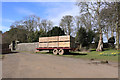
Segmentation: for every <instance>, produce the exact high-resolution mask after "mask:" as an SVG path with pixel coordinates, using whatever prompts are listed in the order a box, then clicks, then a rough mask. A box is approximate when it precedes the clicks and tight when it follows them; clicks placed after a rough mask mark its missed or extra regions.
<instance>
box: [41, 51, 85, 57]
mask: <svg viewBox="0 0 120 80" xmlns="http://www.w3.org/2000/svg"><path fill="white" fill-rule="evenodd" d="M40 53H42V54H53V52H40ZM63 55H83V56H84V55H87V54H86V53H74V52H67V53H64V54H63Z"/></svg>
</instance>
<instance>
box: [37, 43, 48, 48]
mask: <svg viewBox="0 0 120 80" xmlns="http://www.w3.org/2000/svg"><path fill="white" fill-rule="evenodd" d="M39 47H48V43H39Z"/></svg>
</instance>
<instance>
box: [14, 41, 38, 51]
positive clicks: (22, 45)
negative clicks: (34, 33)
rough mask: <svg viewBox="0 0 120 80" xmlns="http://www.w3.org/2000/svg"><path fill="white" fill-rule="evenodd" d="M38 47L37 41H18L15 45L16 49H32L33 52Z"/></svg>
mask: <svg viewBox="0 0 120 80" xmlns="http://www.w3.org/2000/svg"><path fill="white" fill-rule="evenodd" d="M36 48H38V42H35V43H19V44H17V45H16V50H17V51H32V52H34V51H35V50H36Z"/></svg>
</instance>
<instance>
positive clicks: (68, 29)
mask: <svg viewBox="0 0 120 80" xmlns="http://www.w3.org/2000/svg"><path fill="white" fill-rule="evenodd" d="M73 19H74V18H73V16H71V15H66V16H63V18H62V19H61V22H60V26H61V27H62V29H63V30H64V31H65V33H67V34H68V35H71V33H72V31H73V28H72V27H73Z"/></svg>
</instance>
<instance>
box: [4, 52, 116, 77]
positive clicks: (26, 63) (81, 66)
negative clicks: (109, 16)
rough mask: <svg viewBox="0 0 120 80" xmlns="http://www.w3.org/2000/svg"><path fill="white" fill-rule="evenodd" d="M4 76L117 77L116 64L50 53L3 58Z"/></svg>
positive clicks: (16, 54) (20, 54) (21, 54)
mask: <svg viewBox="0 0 120 80" xmlns="http://www.w3.org/2000/svg"><path fill="white" fill-rule="evenodd" d="M2 67H3V69H2V70H3V76H2V77H3V78H117V77H118V66H117V65H116V64H115V65H114V64H111V65H108V64H97V65H96V64H90V61H89V60H83V59H76V58H68V57H61V56H54V55H49V54H31V53H25V52H24V53H22V52H20V53H14V54H7V55H5V58H4V59H3V66H2Z"/></svg>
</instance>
